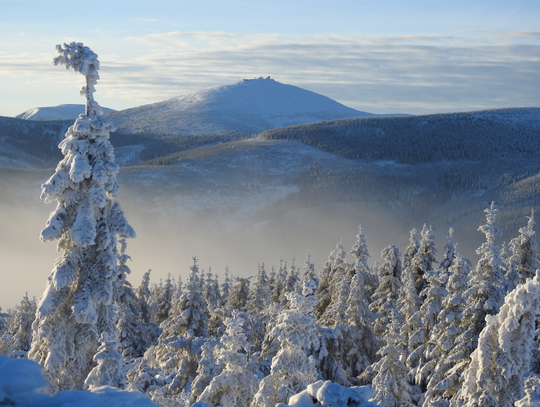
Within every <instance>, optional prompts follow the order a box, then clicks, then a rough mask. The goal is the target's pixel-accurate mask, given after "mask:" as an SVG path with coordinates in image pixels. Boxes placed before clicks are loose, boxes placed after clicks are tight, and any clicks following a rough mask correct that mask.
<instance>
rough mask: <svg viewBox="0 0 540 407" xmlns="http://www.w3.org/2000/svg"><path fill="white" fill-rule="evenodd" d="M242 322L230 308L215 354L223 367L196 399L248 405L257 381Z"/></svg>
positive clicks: (237, 406)
mask: <svg viewBox="0 0 540 407" xmlns="http://www.w3.org/2000/svg"><path fill="white" fill-rule="evenodd" d="M243 322H244V320H243V319H242V318H241V317H240V316H239V313H238V312H237V311H233V314H232V318H227V319H226V320H225V325H226V326H227V329H226V331H225V335H223V336H222V337H221V344H222V347H221V348H220V350H219V353H218V360H219V361H220V362H221V363H222V364H223V365H224V369H223V371H222V372H221V373H220V374H219V375H217V376H215V377H214V378H213V379H212V381H211V382H210V384H209V385H208V386H207V387H206V389H204V391H203V392H202V394H201V395H200V397H199V398H198V401H202V402H206V403H210V405H211V406H218V405H219V406H221V407H248V406H249V405H250V403H251V400H252V399H253V395H254V394H255V392H256V391H257V387H258V380H257V375H256V373H255V368H254V366H253V365H252V364H250V363H249V359H248V355H249V354H250V351H251V346H252V345H251V344H250V343H249V342H248V341H247V338H246V334H245V332H244V329H243V328H242V325H243Z"/></svg>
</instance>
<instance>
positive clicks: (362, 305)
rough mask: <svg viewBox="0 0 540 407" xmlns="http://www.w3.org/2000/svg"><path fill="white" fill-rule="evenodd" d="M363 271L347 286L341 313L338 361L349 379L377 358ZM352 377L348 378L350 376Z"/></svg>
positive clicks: (377, 344) (377, 343) (377, 346)
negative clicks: (340, 338)
mask: <svg viewBox="0 0 540 407" xmlns="http://www.w3.org/2000/svg"><path fill="white" fill-rule="evenodd" d="M366 291H367V287H366V285H365V284H364V274H363V273H357V274H356V275H355V276H354V277H353V279H352V281H351V287H350V293H349V298H348V299H347V309H346V310H345V316H346V318H347V320H346V323H345V324H343V326H342V327H341V331H342V336H343V340H342V342H343V350H342V362H343V367H344V369H345V372H346V373H347V375H348V376H349V378H356V377H357V376H359V375H360V374H361V373H362V372H364V370H365V369H366V368H367V367H368V366H370V365H371V364H372V363H373V362H375V360H376V359H377V356H376V353H377V351H378V349H379V341H378V340H377V337H376V336H375V334H374V333H373V331H372V326H373V318H374V315H373V314H372V313H371V312H370V311H369V303H368V298H367V293H366ZM350 380H352V379H350Z"/></svg>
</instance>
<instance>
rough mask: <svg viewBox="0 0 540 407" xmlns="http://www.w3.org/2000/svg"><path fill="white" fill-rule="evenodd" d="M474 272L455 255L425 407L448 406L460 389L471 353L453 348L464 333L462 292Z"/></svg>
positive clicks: (432, 346)
mask: <svg viewBox="0 0 540 407" xmlns="http://www.w3.org/2000/svg"><path fill="white" fill-rule="evenodd" d="M471 269H472V263H471V262H470V260H469V259H466V258H464V257H461V256H460V255H459V254H456V257H455V259H454V261H453V264H452V266H451V267H450V269H449V270H448V275H449V278H448V283H447V285H446V290H447V292H448V295H447V296H446V297H445V298H444V299H443V302H442V310H441V312H440V313H439V316H438V323H437V325H436V326H435V328H434V329H433V331H432V334H431V337H430V339H429V345H428V350H430V354H429V357H430V358H431V359H432V360H434V361H436V366H435V368H434V369H433V372H432V373H430V374H427V377H426V381H427V391H426V395H425V401H424V404H423V407H447V406H448V405H449V404H450V401H449V400H450V398H451V397H452V396H453V394H454V393H455V392H456V390H457V386H458V384H459V376H458V372H462V371H463V367H462V366H460V364H464V363H466V361H467V358H468V353H469V352H468V350H467V348H464V347H463V345H464V344H463V343H460V342H458V343H457V345H456V346H454V342H455V340H456V338H457V337H458V336H459V335H461V333H462V332H463V327H462V326H461V319H462V313H463V309H464V308H465V302H466V298H465V297H464V296H463V293H464V292H465V291H466V290H467V281H468V278H469V273H470V271H471ZM451 369H453V370H454V371H451Z"/></svg>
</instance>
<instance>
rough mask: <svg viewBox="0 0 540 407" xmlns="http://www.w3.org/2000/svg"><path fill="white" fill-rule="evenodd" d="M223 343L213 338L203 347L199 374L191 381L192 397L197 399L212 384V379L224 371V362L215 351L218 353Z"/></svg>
mask: <svg viewBox="0 0 540 407" xmlns="http://www.w3.org/2000/svg"><path fill="white" fill-rule="evenodd" d="M220 348H221V344H220V343H219V342H218V341H217V340H216V339H215V338H212V339H210V340H209V341H208V342H206V343H205V344H204V345H203V346H202V347H201V359H200V360H199V367H198V368H197V376H196V377H195V379H193V382H192V383H191V398H192V399H193V400H197V399H198V398H199V396H200V395H201V393H202V392H203V391H204V389H206V387H207V386H208V385H209V384H210V382H211V381H212V379H213V378H214V377H216V376H217V375H219V374H220V373H221V372H222V371H223V363H222V362H221V361H219V360H218V359H217V357H216V355H215V354H214V353H218V351H219V350H220Z"/></svg>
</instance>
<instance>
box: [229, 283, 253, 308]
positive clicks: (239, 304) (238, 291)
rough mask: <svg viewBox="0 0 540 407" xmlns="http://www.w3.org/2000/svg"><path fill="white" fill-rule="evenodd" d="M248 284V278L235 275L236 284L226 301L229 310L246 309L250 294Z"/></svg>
mask: <svg viewBox="0 0 540 407" xmlns="http://www.w3.org/2000/svg"><path fill="white" fill-rule="evenodd" d="M249 285H250V281H249V278H242V277H236V284H235V285H234V287H233V288H232V290H231V294H230V295H229V298H228V301H227V305H228V307H229V309H230V310H235V309H237V310H240V311H246V308H247V305H248V302H249V296H250V290H249Z"/></svg>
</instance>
